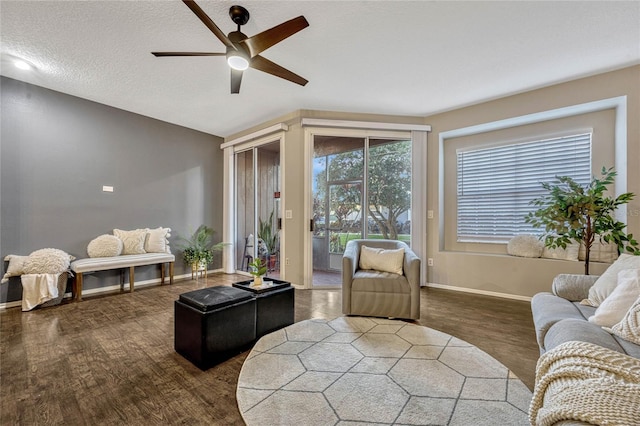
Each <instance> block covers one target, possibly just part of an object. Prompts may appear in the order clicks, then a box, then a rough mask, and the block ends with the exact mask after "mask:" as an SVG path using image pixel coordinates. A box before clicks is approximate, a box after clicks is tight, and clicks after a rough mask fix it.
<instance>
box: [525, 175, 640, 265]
mask: <svg viewBox="0 0 640 426" xmlns="http://www.w3.org/2000/svg"><path fill="white" fill-rule="evenodd" d="M615 176H616V172H615V171H614V170H613V167H611V168H609V169H606V168H605V167H603V168H602V178H596V177H595V176H594V177H593V178H592V179H591V182H590V183H589V184H587V185H581V184H579V183H577V182H576V181H575V180H573V179H572V178H570V177H568V176H559V177H558V176H557V177H556V179H555V180H554V181H553V182H545V183H543V184H542V187H543V188H544V189H546V190H547V191H548V193H547V194H546V195H544V196H542V197H539V198H536V199H534V200H532V201H531V202H530V204H533V205H535V206H538V207H539V209H538V210H537V211H535V212H531V213H529V214H528V215H527V216H526V218H525V221H526V222H527V223H530V224H532V225H533V226H534V227H536V228H544V231H545V233H544V235H543V236H544V237H545V241H544V243H545V246H547V247H550V248H557V247H562V248H566V247H567V244H569V243H571V241H575V242H577V243H580V244H583V245H584V248H585V260H584V273H585V275H589V252H590V250H591V246H592V244H593V242H594V241H595V238H596V237H598V238H599V240H600V241H604V242H607V243H609V242H611V243H614V244H616V245H617V246H618V250H619V251H620V252H622V251H625V250H626V251H627V252H629V253H632V254H635V255H640V250H639V249H638V242H637V241H636V240H635V239H634V238H633V235H632V234H626V233H625V232H624V231H623V229H624V228H625V227H626V225H625V224H624V223H622V222H620V221H618V220H616V219H615V217H614V212H615V211H616V209H617V208H618V207H619V206H621V205H623V204H626V203H628V202H629V201H631V200H632V199H633V197H634V194H633V193H630V192H626V193H624V194H621V195H619V196H617V197H615V198H613V197H609V196H606V195H605V192H606V191H607V186H608V185H611V184H612V183H613V182H614V180H615Z"/></svg>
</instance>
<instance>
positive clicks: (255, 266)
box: [249, 259, 267, 277]
mask: <svg viewBox="0 0 640 426" xmlns="http://www.w3.org/2000/svg"><path fill="white" fill-rule="evenodd" d="M249 273H250V274H251V275H253V276H254V277H261V276H263V275H264V274H266V273H267V262H265V261H263V260H262V259H253V260H252V261H251V262H249Z"/></svg>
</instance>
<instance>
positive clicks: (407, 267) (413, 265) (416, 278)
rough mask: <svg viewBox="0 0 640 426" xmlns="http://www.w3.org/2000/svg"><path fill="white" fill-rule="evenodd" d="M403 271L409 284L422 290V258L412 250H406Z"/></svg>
mask: <svg viewBox="0 0 640 426" xmlns="http://www.w3.org/2000/svg"><path fill="white" fill-rule="evenodd" d="M403 270H404V275H405V277H407V281H409V284H411V285H412V286H417V287H418V288H420V258H419V257H418V256H417V255H416V254H415V253H414V252H413V251H412V250H411V249H405V252H404V265H403Z"/></svg>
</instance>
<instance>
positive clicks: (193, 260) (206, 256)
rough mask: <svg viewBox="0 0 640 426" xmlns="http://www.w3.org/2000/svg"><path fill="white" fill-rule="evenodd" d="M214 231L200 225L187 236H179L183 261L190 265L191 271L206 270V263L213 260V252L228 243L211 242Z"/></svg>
mask: <svg viewBox="0 0 640 426" xmlns="http://www.w3.org/2000/svg"><path fill="white" fill-rule="evenodd" d="M214 233H215V231H214V230H213V229H212V228H210V227H208V226H206V225H200V226H199V227H198V229H196V230H195V232H194V233H193V234H192V235H191V237H189V238H180V241H181V243H180V244H179V247H180V248H181V249H182V255H183V258H184V262H185V263H186V264H187V265H191V271H192V276H193V272H196V271H201V270H206V269H207V265H209V264H210V263H211V262H212V261H213V253H214V252H215V251H220V250H222V248H223V247H224V246H227V245H228V243H218V244H213V234H214Z"/></svg>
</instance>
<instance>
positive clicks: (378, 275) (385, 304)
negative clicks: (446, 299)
mask: <svg viewBox="0 0 640 426" xmlns="http://www.w3.org/2000/svg"><path fill="white" fill-rule="evenodd" d="M363 245H365V246H368V247H374V248H383V249H398V248H403V249H404V264H403V274H402V275H398V274H392V273H389V272H380V271H374V270H368V269H367V270H363V269H359V263H360V248H361V246H363ZM342 313H343V314H345V315H363V316H372V317H393V318H406V319H419V318H420V258H419V257H418V256H416V254H415V253H414V252H413V251H412V250H411V248H410V247H409V246H408V245H407V244H405V243H403V242H402V241H396V240H351V241H349V242H348V243H347V246H346V248H345V251H344V255H343V258H342Z"/></svg>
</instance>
